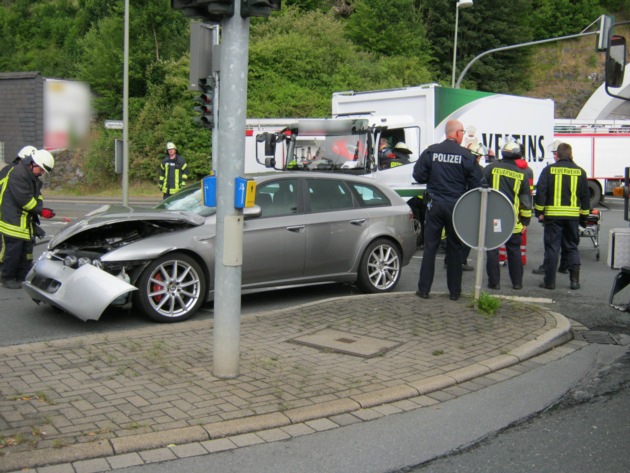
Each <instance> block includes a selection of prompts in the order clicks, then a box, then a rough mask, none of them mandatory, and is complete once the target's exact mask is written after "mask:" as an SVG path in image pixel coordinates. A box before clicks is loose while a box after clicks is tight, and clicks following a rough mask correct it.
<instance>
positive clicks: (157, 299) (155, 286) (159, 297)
mask: <svg viewBox="0 0 630 473" xmlns="http://www.w3.org/2000/svg"><path fill="white" fill-rule="evenodd" d="M153 279H157V280H158V281H162V275H161V274H160V273H157V274H156V275H155V276H154V277H153ZM161 287H162V286H161V285H159V284H157V283H153V286H152V287H151V289H152V292H157V291H159V290H160V288H161ZM162 297H164V296H163V295H162V294H157V295H155V296H153V300H154V301H155V302H160V301H161V300H162Z"/></svg>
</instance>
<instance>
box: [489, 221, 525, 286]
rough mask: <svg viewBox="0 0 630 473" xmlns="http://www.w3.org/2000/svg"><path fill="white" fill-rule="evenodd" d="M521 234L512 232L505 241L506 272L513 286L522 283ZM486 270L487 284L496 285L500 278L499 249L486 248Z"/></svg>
mask: <svg viewBox="0 0 630 473" xmlns="http://www.w3.org/2000/svg"><path fill="white" fill-rule="evenodd" d="M522 240H523V236H522V234H520V233H512V236H511V237H510V238H509V239H508V241H506V242H505V250H506V255H507V263H508V272H509V273H510V281H512V285H513V286H522V285H523V259H522V257H521V242H522ZM486 272H487V273H488V284H489V285H491V286H496V285H498V284H499V282H500V280H501V268H500V266H499V249H498V248H497V249H495V250H488V251H487V252H486Z"/></svg>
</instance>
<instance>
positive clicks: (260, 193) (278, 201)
mask: <svg viewBox="0 0 630 473" xmlns="http://www.w3.org/2000/svg"><path fill="white" fill-rule="evenodd" d="M256 204H257V205H259V206H260V208H261V209H262V214H261V217H275V216H278V215H291V214H295V213H297V180H295V179H283V180H279V181H272V182H266V183H264V184H262V185H260V186H257V187H256Z"/></svg>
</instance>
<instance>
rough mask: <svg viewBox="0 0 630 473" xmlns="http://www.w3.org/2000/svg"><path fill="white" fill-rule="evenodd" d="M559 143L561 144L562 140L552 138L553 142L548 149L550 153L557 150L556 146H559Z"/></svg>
mask: <svg viewBox="0 0 630 473" xmlns="http://www.w3.org/2000/svg"><path fill="white" fill-rule="evenodd" d="M561 144H562V141H560V140H553V143H551V144H550V145H549V151H551V152H552V153H556V152H558V146H560V145H561Z"/></svg>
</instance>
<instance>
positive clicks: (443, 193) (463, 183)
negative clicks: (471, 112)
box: [413, 120, 482, 300]
mask: <svg viewBox="0 0 630 473" xmlns="http://www.w3.org/2000/svg"><path fill="white" fill-rule="evenodd" d="M444 132H445V135H446V139H445V140H444V141H443V142H441V143H437V144H433V145H431V146H429V147H428V148H427V149H426V150H424V151H423V152H422V154H421V155H420V158H419V159H418V161H417V162H416V164H415V165H414V169H413V178H414V179H415V180H416V181H417V182H418V183H420V184H426V185H427V194H428V200H427V204H426V217H425V230H424V255H423V257H422V265H421V267H420V277H419V279H418V290H417V291H416V295H417V296H418V297H420V298H422V299H427V298H428V297H429V293H430V292H431V286H432V284H433V276H434V273H435V256H436V254H437V251H438V247H439V245H440V240H441V239H442V230H443V229H444V230H445V232H446V241H447V246H446V258H447V260H448V265H447V268H446V283H447V286H448V291H449V293H450V299H451V300H457V299H459V297H460V296H461V292H462V249H463V244H462V242H461V240H460V239H459V237H458V236H457V233H456V232H455V229H454V227H453V209H454V207H455V204H456V202H457V200H458V199H459V198H460V197H461V196H462V195H464V194H465V193H466V192H468V191H469V190H471V189H474V188H476V187H480V186H481V178H482V173H481V169H480V167H479V165H478V164H477V160H476V158H475V156H474V155H473V154H472V153H471V152H470V150H469V149H467V148H464V147H463V146H461V143H462V140H463V139H464V135H465V133H466V132H465V130H464V127H463V125H462V124H461V123H460V122H459V121H458V120H449V121H448V122H447V123H446V126H445V128H444Z"/></svg>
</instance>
